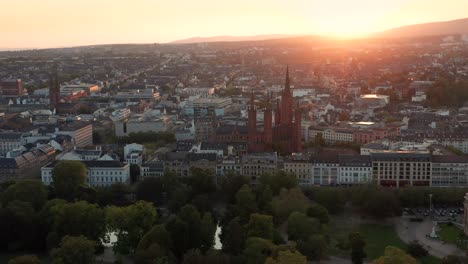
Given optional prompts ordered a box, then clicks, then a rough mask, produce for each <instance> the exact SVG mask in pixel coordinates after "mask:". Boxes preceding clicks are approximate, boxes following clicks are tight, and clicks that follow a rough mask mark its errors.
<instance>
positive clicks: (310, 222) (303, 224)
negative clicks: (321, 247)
mask: <svg viewBox="0 0 468 264" xmlns="http://www.w3.org/2000/svg"><path fill="white" fill-rule="evenodd" d="M318 233H320V222H319V220H318V219H316V218H309V217H307V215H305V214H303V213H300V212H293V213H291V215H289V218H288V239H289V240H295V241H298V240H299V241H305V240H307V238H309V237H310V236H311V235H313V234H318Z"/></svg>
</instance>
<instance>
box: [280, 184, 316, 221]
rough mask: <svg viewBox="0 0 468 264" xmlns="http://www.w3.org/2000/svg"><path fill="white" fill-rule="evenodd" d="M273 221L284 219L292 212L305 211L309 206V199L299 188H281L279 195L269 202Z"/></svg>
mask: <svg viewBox="0 0 468 264" xmlns="http://www.w3.org/2000/svg"><path fill="white" fill-rule="evenodd" d="M271 207H272V209H273V215H274V216H275V221H277V222H279V223H281V222H282V221H284V220H286V219H287V218H288V217H289V215H290V214H291V213H292V212H301V213H306V211H307V208H309V207H310V200H309V199H308V198H307V197H305V196H304V194H303V193H302V191H301V189H299V188H294V189H290V190H286V189H283V190H281V192H280V194H279V196H276V197H274V198H273V200H272V202H271Z"/></svg>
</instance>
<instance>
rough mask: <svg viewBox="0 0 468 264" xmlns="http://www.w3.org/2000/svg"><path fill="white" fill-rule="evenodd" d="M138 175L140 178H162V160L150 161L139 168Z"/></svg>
mask: <svg viewBox="0 0 468 264" xmlns="http://www.w3.org/2000/svg"><path fill="white" fill-rule="evenodd" d="M140 175H141V177H142V178H147V177H162V176H163V175H164V162H163V161H162V160H156V159H155V160H151V161H147V162H145V163H143V164H142V165H141V166H140Z"/></svg>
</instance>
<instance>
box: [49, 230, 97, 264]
mask: <svg viewBox="0 0 468 264" xmlns="http://www.w3.org/2000/svg"><path fill="white" fill-rule="evenodd" d="M95 248H96V243H95V242H94V241H92V240H89V239H87V238H86V237H84V236H77V237H76V236H65V237H64V238H63V239H62V242H61V243H60V247H59V248H56V249H54V250H52V253H51V256H52V263H54V264H92V263H95V256H94V252H95Z"/></svg>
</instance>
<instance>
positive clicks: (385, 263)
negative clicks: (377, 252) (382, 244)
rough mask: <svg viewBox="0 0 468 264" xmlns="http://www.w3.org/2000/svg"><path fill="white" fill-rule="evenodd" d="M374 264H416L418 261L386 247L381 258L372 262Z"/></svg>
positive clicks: (395, 249)
mask: <svg viewBox="0 0 468 264" xmlns="http://www.w3.org/2000/svg"><path fill="white" fill-rule="evenodd" d="M372 263H374V264H393V263H405V264H418V261H417V260H416V259H415V258H413V257H412V256H411V255H408V254H406V253H405V252H404V251H403V250H401V249H399V248H396V247H393V246H388V247H386V248H385V253H384V255H383V256H382V257H380V258H378V259H376V260H374V261H373V262H372Z"/></svg>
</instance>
